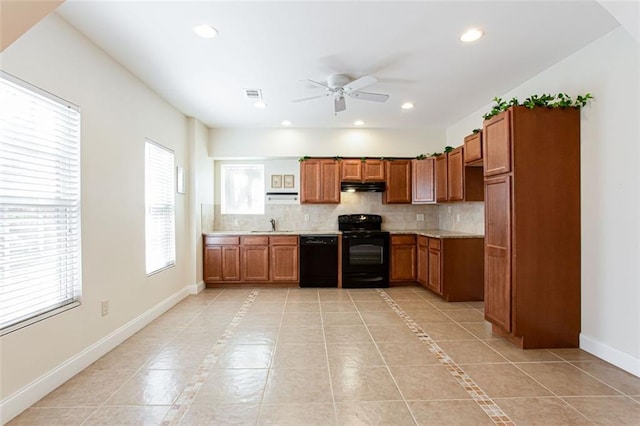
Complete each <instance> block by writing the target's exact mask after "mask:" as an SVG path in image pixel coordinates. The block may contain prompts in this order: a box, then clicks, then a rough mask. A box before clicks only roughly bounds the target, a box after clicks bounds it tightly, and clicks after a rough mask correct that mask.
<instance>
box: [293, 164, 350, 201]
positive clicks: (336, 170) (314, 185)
mask: <svg viewBox="0 0 640 426" xmlns="http://www.w3.org/2000/svg"><path fill="white" fill-rule="evenodd" d="M300 202H301V203H302V204H338V203H340V162H338V161H336V160H333V159H318V158H310V159H307V160H304V161H302V162H300Z"/></svg>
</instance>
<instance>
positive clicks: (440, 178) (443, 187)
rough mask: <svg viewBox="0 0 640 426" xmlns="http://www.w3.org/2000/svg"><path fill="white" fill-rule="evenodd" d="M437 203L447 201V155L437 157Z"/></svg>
mask: <svg viewBox="0 0 640 426" xmlns="http://www.w3.org/2000/svg"><path fill="white" fill-rule="evenodd" d="M435 162H436V163H435V168H436V171H435V177H436V202H438V203H439V202H442V201H447V154H442V155H438V156H437V157H435Z"/></svg>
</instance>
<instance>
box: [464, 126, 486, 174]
mask: <svg viewBox="0 0 640 426" xmlns="http://www.w3.org/2000/svg"><path fill="white" fill-rule="evenodd" d="M464 165H465V166H480V167H482V131H480V132H478V133H473V134H471V135H468V136H466V137H465V138H464Z"/></svg>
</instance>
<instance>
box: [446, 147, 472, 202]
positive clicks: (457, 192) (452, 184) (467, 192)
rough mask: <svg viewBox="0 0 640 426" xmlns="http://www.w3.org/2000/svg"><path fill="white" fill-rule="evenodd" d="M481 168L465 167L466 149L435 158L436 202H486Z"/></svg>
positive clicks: (461, 148) (456, 149)
mask: <svg viewBox="0 0 640 426" xmlns="http://www.w3.org/2000/svg"><path fill="white" fill-rule="evenodd" d="M483 179H484V176H483V173H482V168H481V167H468V166H465V165H464V147H463V146H459V147H457V148H455V149H453V150H451V151H449V152H448V153H446V154H442V155H439V156H437V157H435V188H436V191H435V192H436V201H437V202H439V203H440V202H445V201H482V200H484V189H483Z"/></svg>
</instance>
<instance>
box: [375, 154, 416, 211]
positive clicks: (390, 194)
mask: <svg viewBox="0 0 640 426" xmlns="http://www.w3.org/2000/svg"><path fill="white" fill-rule="evenodd" d="M384 166H385V181H386V191H384V192H383V193H382V202H383V203H384V204H411V160H385V161H384Z"/></svg>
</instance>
